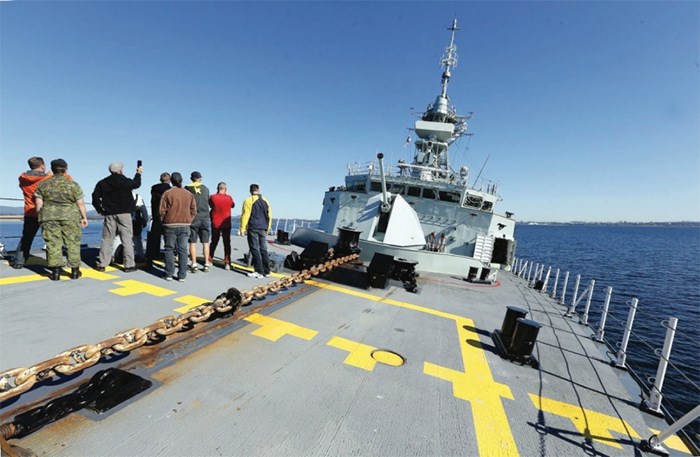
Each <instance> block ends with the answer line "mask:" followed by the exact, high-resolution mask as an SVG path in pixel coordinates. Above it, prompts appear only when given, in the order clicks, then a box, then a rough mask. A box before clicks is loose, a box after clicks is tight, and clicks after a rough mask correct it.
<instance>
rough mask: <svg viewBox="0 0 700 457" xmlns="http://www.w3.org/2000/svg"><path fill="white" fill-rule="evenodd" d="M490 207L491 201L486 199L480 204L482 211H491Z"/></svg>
mask: <svg viewBox="0 0 700 457" xmlns="http://www.w3.org/2000/svg"><path fill="white" fill-rule="evenodd" d="M492 208H493V202H489V201H486V202H484V204H483V205H481V209H482V210H484V211H491V209H492Z"/></svg>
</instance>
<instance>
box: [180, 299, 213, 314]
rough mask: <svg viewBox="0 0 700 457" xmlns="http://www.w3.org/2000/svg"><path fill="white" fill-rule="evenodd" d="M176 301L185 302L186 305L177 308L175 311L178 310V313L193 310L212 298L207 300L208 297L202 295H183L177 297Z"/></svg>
mask: <svg viewBox="0 0 700 457" xmlns="http://www.w3.org/2000/svg"><path fill="white" fill-rule="evenodd" d="M175 301H176V302H179V303H184V304H185V306H181V307H179V308H175V311H177V312H178V313H186V312H187V311H189V310H191V309H192V308H196V307H197V306H199V305H201V304H202V303H208V302H209V301H210V300H207V299H206V298H202V297H197V296H195V295H183V296H182V297H178V298H176V299H175Z"/></svg>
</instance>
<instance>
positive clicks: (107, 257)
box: [92, 162, 143, 273]
mask: <svg viewBox="0 0 700 457" xmlns="http://www.w3.org/2000/svg"><path fill="white" fill-rule="evenodd" d="M142 172H143V166H138V167H136V174H135V175H134V178H133V179H129V178H127V177H126V176H124V163H123V162H113V163H111V164H109V173H110V175H109V176H107V177H106V178H104V179H102V180H100V181H99V182H98V183H97V185H95V190H94V191H93V192H92V205H93V206H94V207H95V209H96V210H97V212H98V213H100V214H101V215H103V216H104V223H103V226H102V244H101V245H100V255H99V264H97V265H96V266H95V269H96V270H98V271H105V268H106V267H107V266H108V265H109V264H110V263H111V260H112V246H113V243H114V237H115V236H117V235H119V238H120V239H121V243H122V246H123V249H124V272H125V273H131V272H133V271H136V263H135V261H134V244H133V241H132V238H133V227H132V224H131V213H132V212H133V211H134V208H135V206H136V203H135V202H134V198H133V195H132V194H131V191H132V190H133V189H138V188H139V187H141V173H142Z"/></svg>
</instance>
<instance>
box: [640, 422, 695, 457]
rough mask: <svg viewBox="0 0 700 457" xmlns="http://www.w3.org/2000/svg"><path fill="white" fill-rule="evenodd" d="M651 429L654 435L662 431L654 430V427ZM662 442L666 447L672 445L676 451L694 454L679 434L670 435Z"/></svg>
mask: <svg viewBox="0 0 700 457" xmlns="http://www.w3.org/2000/svg"><path fill="white" fill-rule="evenodd" d="M649 430H651V432H652V433H653V434H654V435H658V434H659V433H661V431H660V430H654V429H653V428H650V429H649ZM661 444H662V445H664V446H666V447H670V448H671V449H673V450H674V451H679V452H682V453H684V454H692V452H690V449H688V446H686V445H685V443H684V442H683V440H681V439H680V438H678V435H671V436H669V437H668V438H666V441H664V442H663V443H661Z"/></svg>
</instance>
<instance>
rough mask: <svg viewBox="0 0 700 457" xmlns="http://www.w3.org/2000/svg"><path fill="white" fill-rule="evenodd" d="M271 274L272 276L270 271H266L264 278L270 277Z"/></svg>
mask: <svg viewBox="0 0 700 457" xmlns="http://www.w3.org/2000/svg"><path fill="white" fill-rule="evenodd" d="M270 276H272V275H271V274H270V273H265V274H264V275H263V278H269V277H270Z"/></svg>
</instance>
